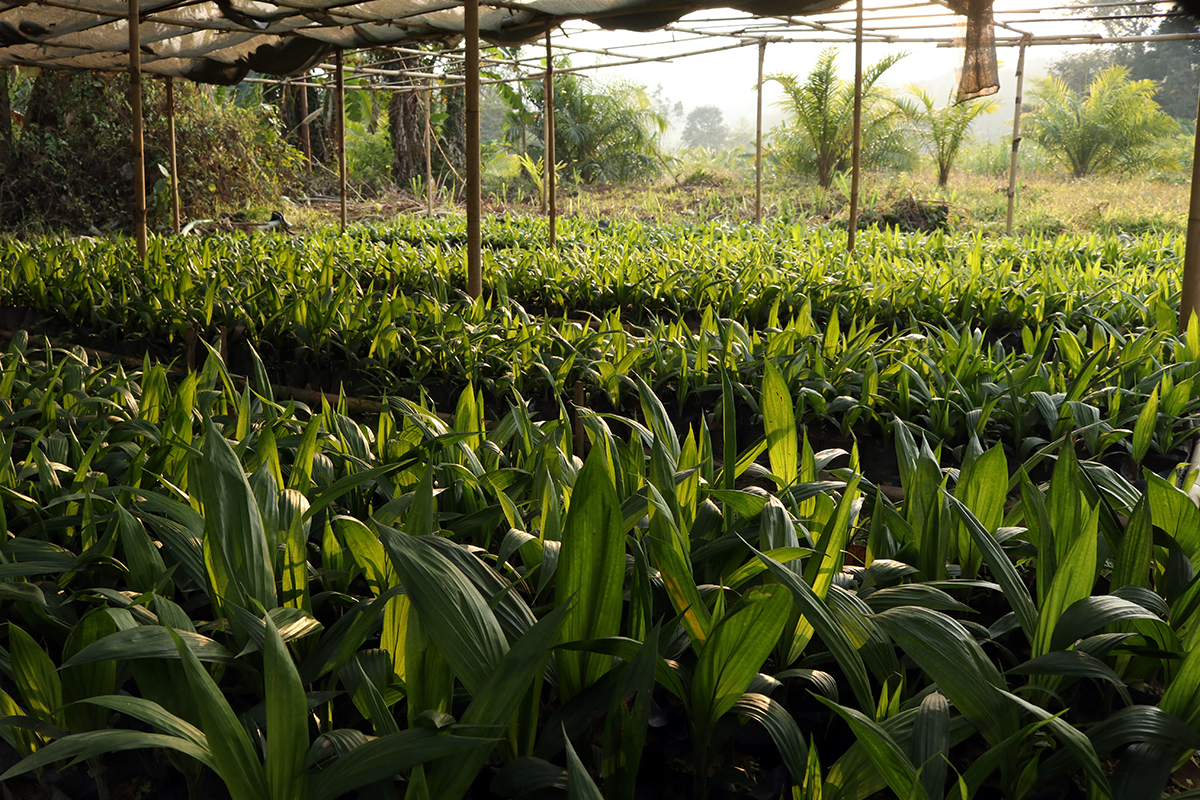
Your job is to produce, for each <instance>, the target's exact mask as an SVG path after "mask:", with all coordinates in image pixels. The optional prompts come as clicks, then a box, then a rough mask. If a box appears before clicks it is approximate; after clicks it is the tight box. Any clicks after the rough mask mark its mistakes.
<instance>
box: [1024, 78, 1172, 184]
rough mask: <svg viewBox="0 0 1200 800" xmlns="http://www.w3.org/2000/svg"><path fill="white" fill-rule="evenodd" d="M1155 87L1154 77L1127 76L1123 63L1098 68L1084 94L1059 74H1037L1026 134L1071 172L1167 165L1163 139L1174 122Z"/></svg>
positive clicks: (1169, 134) (1169, 160)
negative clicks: (1158, 99)
mask: <svg viewBox="0 0 1200 800" xmlns="http://www.w3.org/2000/svg"><path fill="white" fill-rule="evenodd" d="M1154 91H1155V84H1154V81H1149V80H1141V81H1133V80H1130V79H1129V70H1128V69H1127V68H1125V67H1110V68H1109V69H1106V70H1104V71H1103V72H1101V73H1100V74H1098V75H1097V76H1096V77H1095V79H1094V80H1093V81H1092V83H1091V85H1090V86H1089V87H1088V92H1087V95H1086V96H1081V95H1079V94H1078V93H1076V92H1074V91H1072V90H1071V89H1070V88H1068V87H1067V85H1066V84H1065V83H1064V82H1063V81H1061V80H1059V79H1056V78H1046V79H1042V80H1040V81H1037V82H1036V83H1035V86H1034V89H1033V91H1032V92H1030V95H1031V96H1032V98H1033V101H1034V103H1033V108H1032V109H1031V110H1030V112H1029V116H1030V126H1029V136H1030V138H1032V139H1033V140H1034V141H1036V142H1037V143H1038V144H1040V145H1041V146H1042V147H1044V148H1045V149H1046V150H1047V152H1049V153H1051V154H1052V155H1053V156H1054V157H1055V158H1056V159H1057V160H1058V161H1059V162H1060V163H1062V164H1063V165H1064V166H1066V167H1067V168H1068V169H1069V170H1070V171H1071V174H1072V175H1073V176H1074V177H1076V178H1082V177H1084V176H1085V175H1089V174H1092V173H1095V172H1133V171H1143V170H1154V169H1171V168H1173V167H1175V166H1177V164H1176V159H1175V156H1174V154H1173V153H1172V152H1171V150H1170V149H1169V148H1167V147H1165V146H1164V144H1165V143H1166V142H1168V141H1169V140H1170V139H1172V138H1173V137H1174V136H1175V134H1176V133H1177V132H1178V129H1179V124H1178V123H1177V122H1176V121H1175V120H1173V119H1171V117H1169V116H1168V115H1167V114H1166V113H1165V112H1163V110H1162V109H1161V108H1160V107H1159V105H1158V103H1156V102H1154Z"/></svg>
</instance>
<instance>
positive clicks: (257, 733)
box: [0, 221, 1200, 800]
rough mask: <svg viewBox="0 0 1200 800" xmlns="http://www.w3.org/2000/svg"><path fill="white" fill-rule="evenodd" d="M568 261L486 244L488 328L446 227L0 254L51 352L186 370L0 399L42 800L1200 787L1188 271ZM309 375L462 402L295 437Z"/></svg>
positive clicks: (1147, 265) (3, 664)
mask: <svg viewBox="0 0 1200 800" xmlns="http://www.w3.org/2000/svg"><path fill="white" fill-rule="evenodd" d="M536 231H537V228H536V227H535V226H533V225H532V224H524V223H514V222H511V221H510V222H504V223H494V224H493V226H492V227H490V228H489V229H488V230H487V232H486V233H487V240H488V244H489V254H488V256H489V257H488V261H487V264H486V273H485V275H486V279H487V291H488V299H487V300H485V301H483V302H480V303H477V304H470V303H467V302H466V301H464V300H462V299H461V297H460V296H458V295H457V294H456V289H455V288H454V287H455V285H457V280H458V279H457V278H456V277H454V276H456V275H457V272H458V271H459V270H461V263H462V260H461V257H460V256H461V251H459V250H458V247H459V245H460V242H461V238H462V233H461V228H460V226H459V225H457V224H454V223H446V222H442V223H438V222H425V223H421V224H417V223H406V224H403V225H398V226H395V227H391V228H387V229H378V230H371V229H360V230H358V231H357V232H356V234H355V235H354V236H351V237H346V238H344V239H343V238H340V237H332V236H330V237H325V236H312V237H308V238H305V239H303V240H299V241H297V240H290V239H284V238H271V237H260V238H258V239H248V238H245V237H242V236H237V237H227V238H219V239H209V240H203V241H194V240H188V239H182V240H175V239H163V240H157V241H155V242H154V245H153V247H152V254H151V256H150V258H149V259H148V261H147V264H146V265H145V266H144V267H140V268H134V267H130V264H131V263H133V261H134V260H133V259H131V258H130V257H129V249H128V247H129V246H128V244H126V243H117V244H111V243H99V242H95V243H93V242H70V243H61V242H60V243H55V242H53V241H51V240H40V241H38V242H36V247H35V246H31V245H30V244H27V243H23V242H22V243H14V242H5V243H3V244H2V246H3V247H5V248H8V249H7V250H6V254H5V258H6V259H7V260H9V261H11V262H12V263H14V264H15V265H16V267H17V268H16V270H14V271H15V272H17V273H19V276H18V278H17V279H16V280H13V281H11V282H9V283H6V284H4V285H3V286H0V297H3V298H4V302H5V304H6V305H8V306H13V305H18V304H19V305H22V306H25V307H26V308H25V309H24V310H23V313H24V314H25V315H26V316H25V320H22V322H25V321H28V320H29V319H30V318H31V317H36V316H37V311H36V310H40V312H41V313H43V314H55V315H57V320H58V322H59V323H60V325H66V324H67V323H70V324H71V325H75V326H81V327H78V328H60V329H59V330H58V331H56V334H57V335H63V334H67V333H70V332H71V331H72V330H74V332H75V333H76V334H77V335H83V334H86V333H90V334H92V335H95V334H97V333H98V332H99V330H100V328H101V326H105V327H104V335H105V336H107V337H108V338H109V340H110V341H113V342H114V343H119V342H117V340H118V339H124V340H126V343H127V344H137V343H139V341H140V346H142V347H145V348H147V349H148V350H149V351H151V352H153V353H155V354H159V355H161V356H162V357H163V362H161V363H156V362H155V361H154V360H152V359H150V358H148V357H147V358H137V359H133V360H132V361H130V360H127V361H124V362H121V361H116V360H112V359H100V358H98V357H97V356H96V355H95V354H94V353H89V352H88V351H86V350H84V349H83V348H82V347H78V346H70V345H68V346H61V345H58V346H55V345H50V346H47V345H44V344H42V343H41V341H40V337H39V336H33V337H31V336H29V335H28V334H27V333H26V332H24V331H23V330H19V331H17V332H16V333H15V334H14V335H13V336H12V339H11V343H10V344H9V346H8V347H7V352H6V353H5V354H4V355H3V356H2V357H0V358H2V361H0V366H2V367H3V370H2V372H0V526H3V528H4V531H5V533H6V536H5V540H4V542H3V543H0V556H2V561H0V608H2V609H3V613H4V615H5V619H6V620H7V621H8V625H7V626H6V628H7V632H6V633H7V648H6V649H5V650H4V651H2V655H3V658H0V707H2V709H0V710H2V711H3V718H2V719H0V741H2V742H3V743H4V745H3V746H4V747H5V748H7V752H6V756H7V757H8V758H9V761H8V763H10V764H12V763H13V757H14V756H15V757H19V758H21V759H22V760H21V762H20V763H19V764H16V765H15V766H13V767H11V768H10V769H8V771H7V772H5V773H4V774H3V775H0V778H3V779H4V781H5V782H6V789H8V790H9V791H11V792H12V793H13V794H14V795H15V794H17V793H19V792H21V791H27V790H29V788H30V787H28V786H27V784H30V783H40V784H41V789H42V790H43V791H46V792H50V791H52V790H56V789H57V790H60V791H61V789H62V787H63V786H66V785H67V784H68V783H69V782H71V781H76V782H79V781H83V782H85V783H86V782H92V783H95V782H108V783H111V786H109V787H106V788H105V791H107V790H108V789H112V790H113V795H114V796H115V795H116V790H118V789H119V790H121V791H123V792H127V791H132V790H133V789H131V785H133V786H140V787H141V791H142V792H143V796H147V797H154V798H158V797H178V796H180V795H181V794H182V793H183V792H185V791H186V792H187V793H188V795H189V796H190V797H192V798H199V797H213V796H222V793H223V792H224V793H228V795H229V796H230V797H231V798H233V800H262V798H271V800H283V798H296V799H297V800H301V799H303V798H309V799H310V800H334V798H337V797H339V796H342V795H344V794H346V793H354V792H357V793H358V796H360V797H366V798H375V797H383V796H389V797H390V796H393V795H394V794H395V793H396V792H397V791H398V790H403V791H404V792H405V793H406V795H409V796H412V797H431V798H450V799H452V800H457V798H462V797H475V798H483V797H518V796H527V795H529V794H530V793H537V792H541V793H544V796H563V795H564V794H565V795H566V796H568V797H588V798H597V797H601V796H603V797H609V798H613V800H632V798H634V797H641V796H646V795H647V794H654V795H661V796H663V797H664V798H677V797H687V796H691V797H694V798H696V799H697V800H703V799H704V798H709V797H713V798H716V797H729V796H755V797H776V796H791V797H792V798H796V800H817V798H830V797H833V798H839V800H864V799H865V798H869V797H872V796H884V797H898V798H917V799H918V800H920V799H921V798H942V797H945V796H947V794H948V795H949V796H951V797H955V798H959V797H962V798H974V797H980V798H983V797H996V796H1004V797H1014V798H1027V797H1032V796H1038V797H1070V798H1076V797H1079V798H1081V797H1084V796H1092V797H1112V798H1119V799H1120V800H1124V798H1134V797H1158V796H1159V795H1160V794H1161V793H1162V791H1163V789H1164V788H1165V787H1167V786H1168V785H1169V784H1172V777H1171V775H1172V772H1173V771H1174V769H1175V768H1176V767H1177V766H1179V765H1180V764H1182V763H1184V762H1185V761H1187V760H1188V759H1189V757H1190V756H1191V754H1192V753H1193V751H1194V750H1196V749H1198V748H1200V719H1198V716H1197V710H1196V706H1195V702H1194V698H1195V696H1196V694H1197V692H1198V691H1200V647H1197V645H1196V635H1197V634H1196V632H1197V630H1198V627H1197V609H1198V608H1200V603H1198V602H1197V599H1198V598H1200V581H1197V580H1196V577H1195V565H1196V563H1197V562H1198V561H1200V539H1198V538H1197V531H1200V510H1198V509H1197V507H1196V505H1195V504H1194V503H1193V502H1192V500H1191V499H1190V498H1189V496H1188V494H1187V493H1186V489H1187V488H1189V487H1190V483H1188V482H1187V481H1185V482H1184V483H1183V488H1179V484H1178V483H1177V481H1176V476H1175V474H1174V471H1173V470H1172V469H1171V467H1173V465H1174V464H1175V463H1176V462H1177V461H1178V460H1180V459H1179V456H1178V455H1177V452H1178V451H1177V445H1179V444H1180V443H1181V442H1183V441H1184V440H1185V438H1186V437H1188V436H1190V435H1191V431H1189V430H1187V429H1186V428H1185V427H1184V426H1183V423H1182V422H1181V420H1183V419H1184V418H1186V416H1187V415H1188V414H1190V413H1192V412H1194V410H1195V408H1196V405H1197V400H1196V399H1195V398H1194V387H1195V385H1196V378H1197V371H1198V370H1200V326H1198V325H1197V324H1195V323H1193V325H1192V326H1191V327H1190V328H1189V329H1188V331H1187V333H1186V334H1185V335H1176V334H1175V332H1174V315H1173V313H1172V306H1173V304H1174V302H1175V300H1176V294H1177V292H1176V289H1175V284H1174V278H1173V277H1172V276H1173V275H1174V272H1175V270H1176V269H1177V266H1176V265H1177V264H1178V260H1179V258H1180V252H1179V249H1180V248H1179V245H1177V244H1176V243H1175V242H1173V241H1170V240H1152V239H1147V240H1144V241H1142V242H1138V243H1134V244H1124V243H1122V242H1120V241H1119V240H1116V239H1112V240H1107V239H1097V238H1092V239H1086V238H1084V239H1080V238H1076V239H1069V238H1066V237H1063V238H1061V239H1059V240H1057V241H1053V242H1050V241H1042V240H1035V239H1027V240H1005V241H985V240H982V239H978V238H954V237H949V236H944V235H941V234H934V235H930V236H925V237H905V236H897V235H894V234H877V235H868V236H864V237H863V240H862V242H861V243H860V247H861V248H862V250H861V251H860V253H859V255H858V256H857V257H856V259H850V258H847V257H846V255H845V253H844V250H842V249H841V247H840V246H839V242H837V241H836V240H835V239H834V238H833V236H832V234H830V233H829V232H816V233H814V232H811V231H805V230H803V229H802V228H798V227H791V226H787V227H784V226H780V227H778V228H775V229H773V230H769V231H759V232H758V234H757V235H756V234H755V232H754V231H753V230H751V229H749V228H747V229H740V228H736V227H732V226H731V227H712V226H709V227H705V228H700V227H699V226H693V227H692V228H691V229H684V228H670V227H664V228H655V227H639V228H624V229H609V230H607V231H600V230H597V229H596V228H595V227H594V226H592V225H584V224H578V223H577V224H576V225H574V226H569V227H567V228H566V229H565V230H564V235H563V237H562V239H561V242H562V251H561V252H560V253H558V254H552V253H549V252H546V251H544V250H540V249H535V248H533V247H532V246H531V245H532V242H533V240H532V237H533V236H534V235H535V233H536ZM168 265H169V269H168V268H167V267H168ZM448 284H449V285H448ZM518 300H519V302H518ZM10 313H11V312H10ZM188 325H191V326H192V330H193V332H195V333H198V334H199V338H200V340H201V344H200V345H199V347H198V349H199V351H200V352H199V353H198V354H196V355H195V358H194V359H192V360H194V361H195V362H196V363H195V368H194V369H189V368H188V361H189V358H188V357H187V356H186V355H185V354H184V353H183V352H182V350H176V349H174V348H177V347H179V346H180V344H181V343H182V342H183V341H186V340H187V339H188V334H187V327H186V326H188ZM82 326H88V327H89V328H91V330H90V331H85V329H84V328H83V327H82ZM218 326H221V327H220V328H218ZM239 328H243V329H244V331H243V332H242V333H241V334H240V335H242V336H244V337H246V339H247V340H248V341H245V342H243V343H242V346H241V348H240V350H239V349H238V347H237V346H236V342H235V341H234V339H235V337H233V336H232V335H230V334H231V333H232V332H233V331H235V330H237V329H239ZM221 331H223V332H224V334H225V335H222V333H221ZM138 337H140V340H139V338H138ZM210 339H211V341H212V345H211V346H209V347H206V346H205V345H204V342H206V341H208V340H210ZM251 344H252V345H253V347H252V346H251ZM160 348H161V349H160ZM306 348H307V349H306ZM273 351H279V353H282V354H283V356H284V358H283V359H281V361H291V360H296V361H303V360H304V359H305V358H307V357H310V356H312V355H316V356H317V361H319V363H325V364H329V363H332V362H335V361H337V360H345V361H347V362H349V361H350V360H352V359H353V358H358V359H364V361H362V362H360V364H359V366H360V368H361V369H362V371H363V373H364V374H371V375H375V376H376V379H377V380H379V381H381V382H382V381H383V380H385V378H383V375H385V374H386V373H389V372H393V371H395V372H398V373H401V374H402V373H403V371H404V370H405V369H424V370H425V371H424V372H422V373H420V375H419V376H417V373H415V372H413V373H410V377H415V379H414V382H413V384H412V385H411V386H409V387H408V388H409V389H410V390H411V392H410V397H409V398H408V399H405V398H401V397H396V396H390V397H385V398H381V400H380V402H379V403H378V404H377V405H376V406H374V407H370V406H369V405H367V404H363V403H361V402H357V401H354V400H351V399H349V398H339V397H337V396H328V397H325V398H322V397H313V398H311V399H308V400H305V401H304V402H301V401H300V400H297V399H294V396H293V399H289V397H288V395H287V394H286V393H285V391H284V387H280V386H277V385H274V383H275V381H274V378H275V375H274V374H273V373H274V372H275V371H276V370H278V369H280V363H273V362H272V358H271V357H270V356H271V354H272V352H273ZM175 353H178V354H179V358H178V359H177V360H176V362H175V363H174V364H172V363H170V362H171V361H172V356H173V355H174V354H175ZM260 353H261V354H262V357H260ZM306 353H307V354H309V355H308V356H306V355H305V354H306ZM366 361H369V362H370V363H366ZM239 364H240V365H239ZM431 394H433V395H436V400H435V399H431V396H430V395H431ZM310 397H311V395H310ZM354 409H357V411H355V410H354ZM831 437H837V439H838V442H839V443H837V444H832V443H829V439H830V438H831ZM883 437H886V442H887V443H888V444H889V446H888V447H887V448H886V450H887V452H889V453H891V454H892V458H893V459H894V460H893V461H892V463H893V464H894V467H893V469H894V473H889V472H888V471H887V470H882V471H881V468H880V466H879V464H878V463H877V462H878V461H879V459H880V455H879V453H880V448H879V443H880V441H881V439H882V438H883ZM820 442H826V443H825V444H821V443H820ZM1143 467H1153V468H1155V469H1157V470H1159V471H1160V472H1162V473H1164V474H1162V475H1160V474H1159V472H1155V471H1153V470H1151V469H1144V470H1143ZM1164 475H1165V476H1164ZM1193 477H1194V476H1193ZM1190 480H1191V478H1189V479H1188V481H1190ZM184 687H186V690H184ZM129 750H133V751H139V752H140V751H147V752H148V751H151V750H153V751H154V752H156V753H157V754H158V755H157V756H156V757H155V758H150V757H147V758H146V759H145V760H143V761H138V760H137V759H136V758H133V757H126V758H124V759H122V760H121V761H119V762H118V761H117V760H116V759H112V758H108V756H107V754H109V753H113V752H117V751H129ZM72 762H77V766H74V767H72V766H70V764H71V763H72ZM84 762H86V763H84ZM130 765H134V766H130ZM137 765H142V766H140V767H139V766H137ZM139 769H140V770H142V771H141V772H139V771H138V770H139ZM148 770H155V772H154V773H153V774H155V775H157V776H158V777H156V778H155V781H154V783H153V784H149V785H147V784H146V783H145V782H143V783H140V784H139V783H136V781H137V780H142V781H145V774H146V773H147V771H148ZM126 781H128V782H129V783H126ZM23 784H25V785H23ZM218 784H219V785H218ZM879 792H883V793H884V794H883V795H878V794H877V793H879ZM752 793H753V794H752ZM1035 793H1036V795H1035Z"/></svg>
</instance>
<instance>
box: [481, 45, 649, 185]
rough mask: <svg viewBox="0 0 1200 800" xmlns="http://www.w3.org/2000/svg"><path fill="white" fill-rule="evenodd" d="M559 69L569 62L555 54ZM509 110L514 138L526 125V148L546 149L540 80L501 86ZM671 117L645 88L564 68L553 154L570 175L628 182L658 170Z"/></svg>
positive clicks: (557, 88)
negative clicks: (518, 87)
mask: <svg viewBox="0 0 1200 800" xmlns="http://www.w3.org/2000/svg"><path fill="white" fill-rule="evenodd" d="M554 63H555V68H556V69H564V68H566V67H569V66H570V62H569V61H567V60H566V59H561V60H560V59H555V62H554ZM501 97H502V98H503V99H504V100H505V102H506V103H507V104H508V105H509V107H510V109H511V112H510V114H509V115H508V117H507V118H506V121H505V127H506V130H507V131H508V136H509V137H510V139H515V138H516V137H517V136H519V135H520V132H521V131H522V130H527V131H528V135H529V137H530V139H531V141H529V143H528V148H527V149H528V152H529V154H530V156H531V157H532V158H534V159H536V158H538V157H540V156H541V154H542V153H543V152H544V149H545V147H544V142H543V141H542V139H543V138H544V134H543V131H544V121H543V120H544V110H545V98H544V96H543V89H542V84H541V83H532V84H525V85H524V88H523V89H522V90H521V91H520V92H518V91H513V90H504V91H502V94H501ZM667 128H668V122H667V118H666V117H665V116H663V114H662V113H661V112H660V111H659V110H658V109H657V108H656V107H655V105H654V103H653V101H652V99H651V98H650V95H649V94H648V93H647V92H646V88H645V87H644V86H641V85H640V84H636V83H631V82H628V81H621V80H615V81H610V82H605V83H602V82H600V81H596V80H593V79H591V78H589V77H587V76H586V75H581V74H580V73H578V72H562V73H560V74H559V75H557V76H556V77H555V80H554V158H555V161H557V162H559V163H560V164H562V165H563V169H564V171H565V173H566V174H567V176H569V177H573V178H575V179H578V180H580V181H582V182H584V183H593V182H595V181H609V182H614V183H621V182H627V181H632V180H638V179H642V178H651V177H654V176H655V175H657V174H658V173H659V172H660V171H661V169H662V166H663V161H664V158H665V156H664V155H663V153H662V150H661V140H660V137H661V135H662V134H663V133H665V132H666V130H667Z"/></svg>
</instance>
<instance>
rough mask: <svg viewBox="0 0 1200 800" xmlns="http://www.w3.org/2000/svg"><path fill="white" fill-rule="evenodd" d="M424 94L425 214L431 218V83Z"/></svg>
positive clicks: (431, 82)
mask: <svg viewBox="0 0 1200 800" xmlns="http://www.w3.org/2000/svg"><path fill="white" fill-rule="evenodd" d="M427 83H428V84H429V91H427V92H425V207H426V208H425V213H426V214H428V215H429V216H431V217H432V216H433V189H434V186H433V111H432V105H433V81H432V79H431V80H429V81H427Z"/></svg>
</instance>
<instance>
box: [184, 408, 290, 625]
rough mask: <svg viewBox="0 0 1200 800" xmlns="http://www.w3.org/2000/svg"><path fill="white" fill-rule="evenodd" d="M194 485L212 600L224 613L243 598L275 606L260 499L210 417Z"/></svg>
mask: <svg viewBox="0 0 1200 800" xmlns="http://www.w3.org/2000/svg"><path fill="white" fill-rule="evenodd" d="M192 485H193V486H195V487H196V489H197V490H198V494H199V496H200V500H201V502H202V503H203V504H204V552H205V561H206V563H207V566H208V574H209V580H210V582H211V586H212V592H213V595H214V597H213V599H214V602H215V603H216V604H217V606H218V607H219V609H220V610H221V612H222V613H223V614H226V615H228V616H232V612H229V611H227V609H226V608H225V606H226V604H227V603H232V604H234V605H237V606H241V607H242V608H249V607H250V603H249V602H248V601H247V598H253V599H254V600H256V601H258V602H259V603H260V604H262V606H263V607H264V608H266V609H271V608H274V607H275V606H276V605H277V603H276V599H275V579H274V576H273V575H272V572H271V565H272V556H271V552H270V550H269V548H268V544H267V535H266V531H265V530H264V528H263V520H262V514H261V513H260V512H259V508H258V501H257V500H256V499H255V497H254V491H253V490H252V489H251V488H250V483H249V481H247V480H246V473H245V472H244V471H243V470H242V465H241V463H240V462H239V461H238V459H237V456H236V455H234V452H233V448H231V447H230V446H229V443H228V442H227V441H225V437H224V436H222V435H221V433H220V431H218V430H217V429H216V428H215V427H214V426H213V424H212V422H211V421H210V422H209V423H208V432H207V433H206V434H205V437H204V444H203V446H202V447H201V457H200V459H199V460H198V461H196V462H195V463H194V470H193V480H192Z"/></svg>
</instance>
